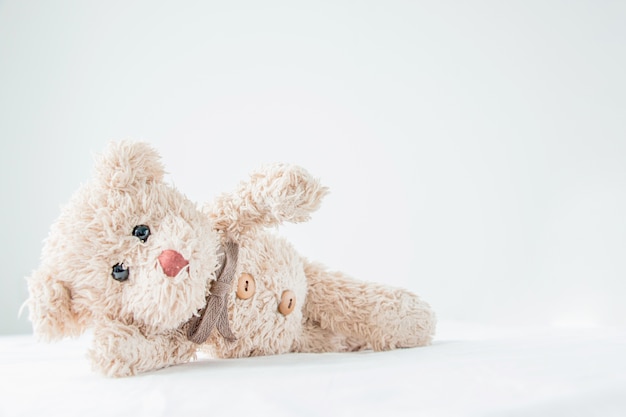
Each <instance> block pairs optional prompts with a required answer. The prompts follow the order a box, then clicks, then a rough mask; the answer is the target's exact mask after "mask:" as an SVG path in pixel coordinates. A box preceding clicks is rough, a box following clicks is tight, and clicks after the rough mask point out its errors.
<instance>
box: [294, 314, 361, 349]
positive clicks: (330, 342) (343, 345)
mask: <svg viewBox="0 0 626 417" xmlns="http://www.w3.org/2000/svg"><path fill="white" fill-rule="evenodd" d="M369 347H370V346H369V345H368V344H367V342H366V341H365V340H363V339H361V338H356V337H349V336H346V335H343V334H340V333H336V332H333V331H332V330H330V329H322V326H320V324H319V323H318V322H316V321H313V320H311V319H305V321H304V323H303V325H302V334H301V336H300V337H299V338H298V339H297V340H296V342H295V343H294V345H293V348H292V351H294V352H305V353H322V352H354V351H357V350H363V349H368V348H369Z"/></svg>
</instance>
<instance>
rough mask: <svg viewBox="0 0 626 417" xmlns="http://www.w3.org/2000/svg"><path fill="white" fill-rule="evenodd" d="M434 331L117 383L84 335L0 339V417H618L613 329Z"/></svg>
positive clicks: (624, 366) (461, 327) (620, 342)
mask: <svg viewBox="0 0 626 417" xmlns="http://www.w3.org/2000/svg"><path fill="white" fill-rule="evenodd" d="M439 329H440V331H439V333H440V335H439V336H438V338H437V340H436V341H435V343H434V345H433V346H431V347H427V348H419V349H406V350H398V351H392V352H383V353H373V352H359V353H353V354H322V355H316V354H307V355H303V354H298V355H295V354H293V355H282V356H273V357H260V358H248V359H240V360H223V361H217V360H212V359H207V358H204V359H202V360H200V361H198V362H194V363H191V364H186V365H182V366H176V367H172V368H168V369H165V370H161V371H157V372H152V373H147V374H144V375H141V376H137V377H132V378H126V379H108V378H105V377H102V376H100V375H98V374H94V373H92V372H91V371H90V369H89V364H88V362H87V360H86V359H85V358H84V353H85V349H86V345H87V344H88V337H83V338H81V339H78V340H73V341H63V342H61V343H58V344H53V345H46V344H36V343H35V342H34V341H33V339H32V337H30V336H13V337H3V338H0V415H1V416H3V417H4V416H6V417H11V416H41V415H52V416H56V415H58V416H106V417H110V416H117V415H128V416H138V417H139V416H150V417H157V416H182V415H207V416H211V415H216V416H217V415H222V416H224V415H229V416H238V415H248V416H272V417H281V416H327V415H328V416H353V415H354V416H379V417H380V416H405V415H406V416H435V417H437V416H551V417H560V416H563V417H577V416H594V417H595V416H616V417H617V416H624V415H626V395H625V394H626V359H625V357H624V352H625V350H626V331H625V330H624V329H608V328H605V329H598V328H596V329H547V328H544V329H539V328H521V327H518V328H516V327H512V328H503V327H493V326H484V325H475V324H465V323H458V322H444V323H442V324H441V325H440V328H439ZM186 413H192V414H186Z"/></svg>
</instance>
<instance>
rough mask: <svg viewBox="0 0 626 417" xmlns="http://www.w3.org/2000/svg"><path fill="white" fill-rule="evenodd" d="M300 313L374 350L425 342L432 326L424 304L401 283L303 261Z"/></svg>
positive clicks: (412, 345) (427, 306)
mask: <svg viewBox="0 0 626 417" xmlns="http://www.w3.org/2000/svg"><path fill="white" fill-rule="evenodd" d="M305 273H306V276H307V280H308V285H309V288H308V293H307V300H306V303H305V306H304V314H305V316H306V317H307V319H309V320H312V321H313V322H315V323H319V326H320V328H321V329H324V330H330V331H331V332H332V333H334V334H340V335H344V336H345V337H347V338H348V339H347V340H352V343H353V344H354V341H357V342H358V341H360V342H361V343H363V344H367V345H368V346H370V347H371V348H372V349H374V350H388V349H394V348H400V347H415V346H424V345H428V344H429V343H430V341H431V339H432V336H433V334H434V330H435V321H436V320H435V316H434V313H433V312H432V310H431V309H430V306H429V305H428V304H426V303H425V302H423V301H422V300H420V299H419V297H417V296H416V295H415V294H412V293H411V292H409V291H406V290H403V289H396V288H390V287H387V286H384V285H380V284H374V283H366V282H360V281H356V280H354V279H351V278H349V277H347V276H345V275H344V274H342V273H340V272H330V271H327V270H326V269H325V268H324V267H322V266H321V265H317V264H307V265H306V266H305Z"/></svg>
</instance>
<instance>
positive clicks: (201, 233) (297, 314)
mask: <svg viewBox="0 0 626 417" xmlns="http://www.w3.org/2000/svg"><path fill="white" fill-rule="evenodd" d="M164 174H165V171H164V166H163V164H162V162H161V158H160V156H159V154H158V152H157V151H156V150H155V149H154V148H153V147H152V146H151V145H149V144H148V143H144V142H132V141H122V142H113V143H111V144H110V145H109V147H108V148H107V149H106V150H105V151H104V152H103V153H102V154H101V155H99V157H98V158H97V159H96V161H95V169H94V174H93V178H92V179H91V180H90V181H89V182H87V183H85V184H83V185H82V186H81V187H80V188H79V189H78V191H76V193H75V194H74V195H73V196H72V197H71V199H70V201H69V202H68V203H67V204H66V205H65V206H64V207H63V208H62V210H61V214H60V216H59V218H58V219H57V220H56V221H55V223H54V224H53V225H52V226H51V228H50V232H49V235H48V237H47V238H46V240H45V242H44V245H43V250H42V255H41V262H40V265H39V267H38V269H36V270H35V271H34V272H33V273H32V274H31V276H29V277H28V278H27V284H28V289H29V298H28V300H27V301H26V305H27V306H28V308H29V318H30V320H31V322H32V324H33V329H34V332H35V334H36V335H37V336H38V337H39V338H40V339H43V340H46V341H52V340H58V339H61V338H63V337H70V336H78V335H80V334H82V333H83V332H84V331H85V330H86V329H91V332H92V342H91V347H90V348H89V358H90V360H91V363H92V366H93V368H94V369H95V370H96V371H100V372H102V373H104V374H105V375H108V376H114V377H121V376H130V375H135V374H137V373H142V372H147V371H152V370H157V369H160V368H164V367H168V366H171V365H175V364H180V363H185V362H188V361H191V360H193V359H195V358H196V357H197V353H198V352H205V353H208V354H210V355H212V356H213V357H215V358H240V357H249V356H257V355H274V354H281V353H287V352H349V351H357V350H363V349H371V350H375V351H382V350H389V349H395V348H408V347H416V346H424V345H428V344H429V343H430V342H431V340H432V337H433V334H434V330H435V321H436V320H435V315H434V313H433V311H432V310H431V308H430V306H429V305H428V304H427V303H426V302H424V301H422V300H421V299H420V298H419V297H418V296H416V295H415V294H413V293H411V292H409V291H407V290H404V289H399V288H392V287H388V286H385V285H381V284H376V283H370V282H363V281H358V280H355V279H353V278H351V277H349V276H347V275H346V274H344V273H342V272H336V271H331V270H329V269H327V268H326V267H325V266H323V265H322V264H320V263H317V262H312V261H310V260H308V259H307V258H305V257H303V256H302V255H300V254H299V253H298V252H296V250H295V249H294V248H293V246H292V245H291V244H290V243H289V242H287V241H286V240H285V239H284V238H282V237H280V236H279V235H278V234H277V233H276V232H275V230H273V229H275V227H276V226H278V225H280V224H281V223H283V222H294V223H297V222H304V221H306V220H308V219H309V217H310V215H311V213H312V212H314V211H315V210H316V209H318V207H319V206H320V203H321V200H322V198H323V197H324V196H325V195H326V194H327V192H328V189H327V188H326V187H324V186H322V185H321V184H320V182H319V181H318V180H317V179H316V178H314V177H312V176H311V175H310V174H309V173H308V172H307V171H305V170H304V169H303V168H301V167H298V166H295V165H289V164H280V163H276V164H271V165H266V166H264V167H262V168H261V169H259V170H257V171H255V172H253V173H252V174H251V175H250V178H249V179H248V180H247V181H243V182H241V183H240V184H239V185H238V186H237V187H236V189H235V191H234V192H232V193H225V194H221V195H218V196H217V197H216V198H215V200H214V201H213V202H211V203H209V204H205V205H203V206H199V205H197V204H195V203H194V202H192V201H190V200H189V199H188V198H187V197H185V196H184V195H183V194H182V193H181V192H179V191H178V190H177V189H176V188H175V187H173V186H172V185H170V184H168V183H167V182H166V181H165V180H164Z"/></svg>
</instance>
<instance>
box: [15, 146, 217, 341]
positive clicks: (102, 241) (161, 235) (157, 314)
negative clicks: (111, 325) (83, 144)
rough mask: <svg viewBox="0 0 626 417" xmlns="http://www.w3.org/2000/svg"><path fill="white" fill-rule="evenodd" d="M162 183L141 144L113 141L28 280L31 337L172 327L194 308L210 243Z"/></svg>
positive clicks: (208, 233)
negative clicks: (97, 327)
mask: <svg viewBox="0 0 626 417" xmlns="http://www.w3.org/2000/svg"><path fill="white" fill-rule="evenodd" d="M163 176H164V169H163V165H162V164H161V162H160V157H159V155H158V154H157V152H156V151H155V150H154V149H152V148H151V147H150V146H149V145H147V144H145V143H130V142H120V143H113V144H111V145H110V146H109V148H108V149H107V151H106V152H105V153H104V154H103V155H101V156H100V158H99V160H98V161H97V163H96V167H95V173H94V178H93V179H92V180H91V181H90V182H88V183H87V184H85V185H83V186H82V187H81V188H80V189H79V190H78V191H77V192H76V194H75V195H74V196H73V197H72V198H71V200H70V202H69V203H68V204H67V205H66V206H65V207H64V208H63V209H62V212H61V215H60V217H59V218H58V220H57V221H56V222H55V223H54V224H53V225H52V227H51V230H50V234H49V236H48V238H47V239H46V241H45V244H44V248H43V251H42V258H41V265H40V267H39V269H37V270H36V271H34V272H33V274H32V275H31V276H30V277H29V278H28V285H29V292H30V298H29V300H28V301H27V304H28V306H29V310H30V319H31V321H32V323H33V326H34V330H35V333H36V334H38V335H40V336H41V337H43V338H44V339H58V338H61V337H63V336H74V335H78V334H80V333H81V332H82V331H83V330H85V329H86V328H87V327H89V326H90V325H91V324H92V323H94V322H97V321H99V320H119V321H121V322H125V323H135V324H137V325H139V326H145V327H147V328H152V329H155V330H164V329H172V328H176V327H178V326H179V325H181V324H182V323H184V322H186V321H187V320H188V319H189V318H191V317H192V316H193V315H194V314H196V313H197V311H198V310H199V309H201V308H202V307H204V305H205V302H206V295H207V291H208V286H209V284H210V282H211V279H212V278H214V274H215V271H216V269H217V268H218V261H219V259H218V255H217V252H218V251H219V250H220V239H219V235H218V232H216V231H215V230H214V227H213V224H212V223H211V220H210V219H209V217H208V216H207V215H205V214H203V213H202V212H201V210H199V209H198V208H197V206H196V205H195V204H194V203H192V202H191V201H189V200H188V199H187V198H186V197H185V196H184V195H182V194H181V193H180V192H178V191H177V190H176V189H175V188H173V187H172V186H170V185H168V184H167V183H165V182H164V180H163Z"/></svg>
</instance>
